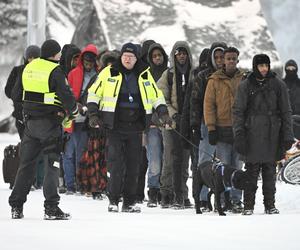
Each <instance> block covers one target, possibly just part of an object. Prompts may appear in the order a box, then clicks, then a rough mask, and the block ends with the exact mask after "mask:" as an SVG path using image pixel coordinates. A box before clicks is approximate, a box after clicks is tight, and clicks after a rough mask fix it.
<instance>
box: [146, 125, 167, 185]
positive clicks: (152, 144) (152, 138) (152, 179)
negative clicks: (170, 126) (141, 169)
mask: <svg viewBox="0 0 300 250" xmlns="http://www.w3.org/2000/svg"><path fill="white" fill-rule="evenodd" d="M146 136H147V143H146V150H147V159H148V187H149V188H160V184H159V178H160V174H161V168H162V156H163V144H162V143H163V142H162V134H161V131H160V129H159V128H150V129H149V131H148V132H147V134H146Z"/></svg>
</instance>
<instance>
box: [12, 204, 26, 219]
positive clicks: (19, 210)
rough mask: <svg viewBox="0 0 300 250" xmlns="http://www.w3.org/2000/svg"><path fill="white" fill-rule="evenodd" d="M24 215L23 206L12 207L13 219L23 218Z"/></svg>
mask: <svg viewBox="0 0 300 250" xmlns="http://www.w3.org/2000/svg"><path fill="white" fill-rule="evenodd" d="M23 217H24V215H23V207H12V208H11V218H12V219H22V218H23Z"/></svg>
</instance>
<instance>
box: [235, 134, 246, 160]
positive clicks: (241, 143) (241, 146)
mask: <svg viewBox="0 0 300 250" xmlns="http://www.w3.org/2000/svg"><path fill="white" fill-rule="evenodd" d="M234 148H235V150H236V152H238V153H239V154H240V155H246V153H247V141H246V138H245V136H243V135H237V136H235V138H234Z"/></svg>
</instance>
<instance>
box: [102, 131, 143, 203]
mask: <svg viewBox="0 0 300 250" xmlns="http://www.w3.org/2000/svg"><path fill="white" fill-rule="evenodd" d="M107 145H108V154H107V177H108V196H109V199H110V202H113V203H118V201H119V198H120V196H121V194H122V195H123V199H124V203H125V204H126V205H132V204H134V202H135V198H136V192H137V185H138V177H139V169H140V164H141V156H142V133H141V132H119V131H113V130H112V131H109V133H108V137H107Z"/></svg>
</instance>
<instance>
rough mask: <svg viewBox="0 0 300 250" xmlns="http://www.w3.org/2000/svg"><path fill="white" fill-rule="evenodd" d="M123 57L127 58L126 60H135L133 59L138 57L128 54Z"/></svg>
mask: <svg viewBox="0 0 300 250" xmlns="http://www.w3.org/2000/svg"><path fill="white" fill-rule="evenodd" d="M122 57H124V58H126V59H130V60H133V59H136V57H135V56H134V55H126V54H123V55H122Z"/></svg>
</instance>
